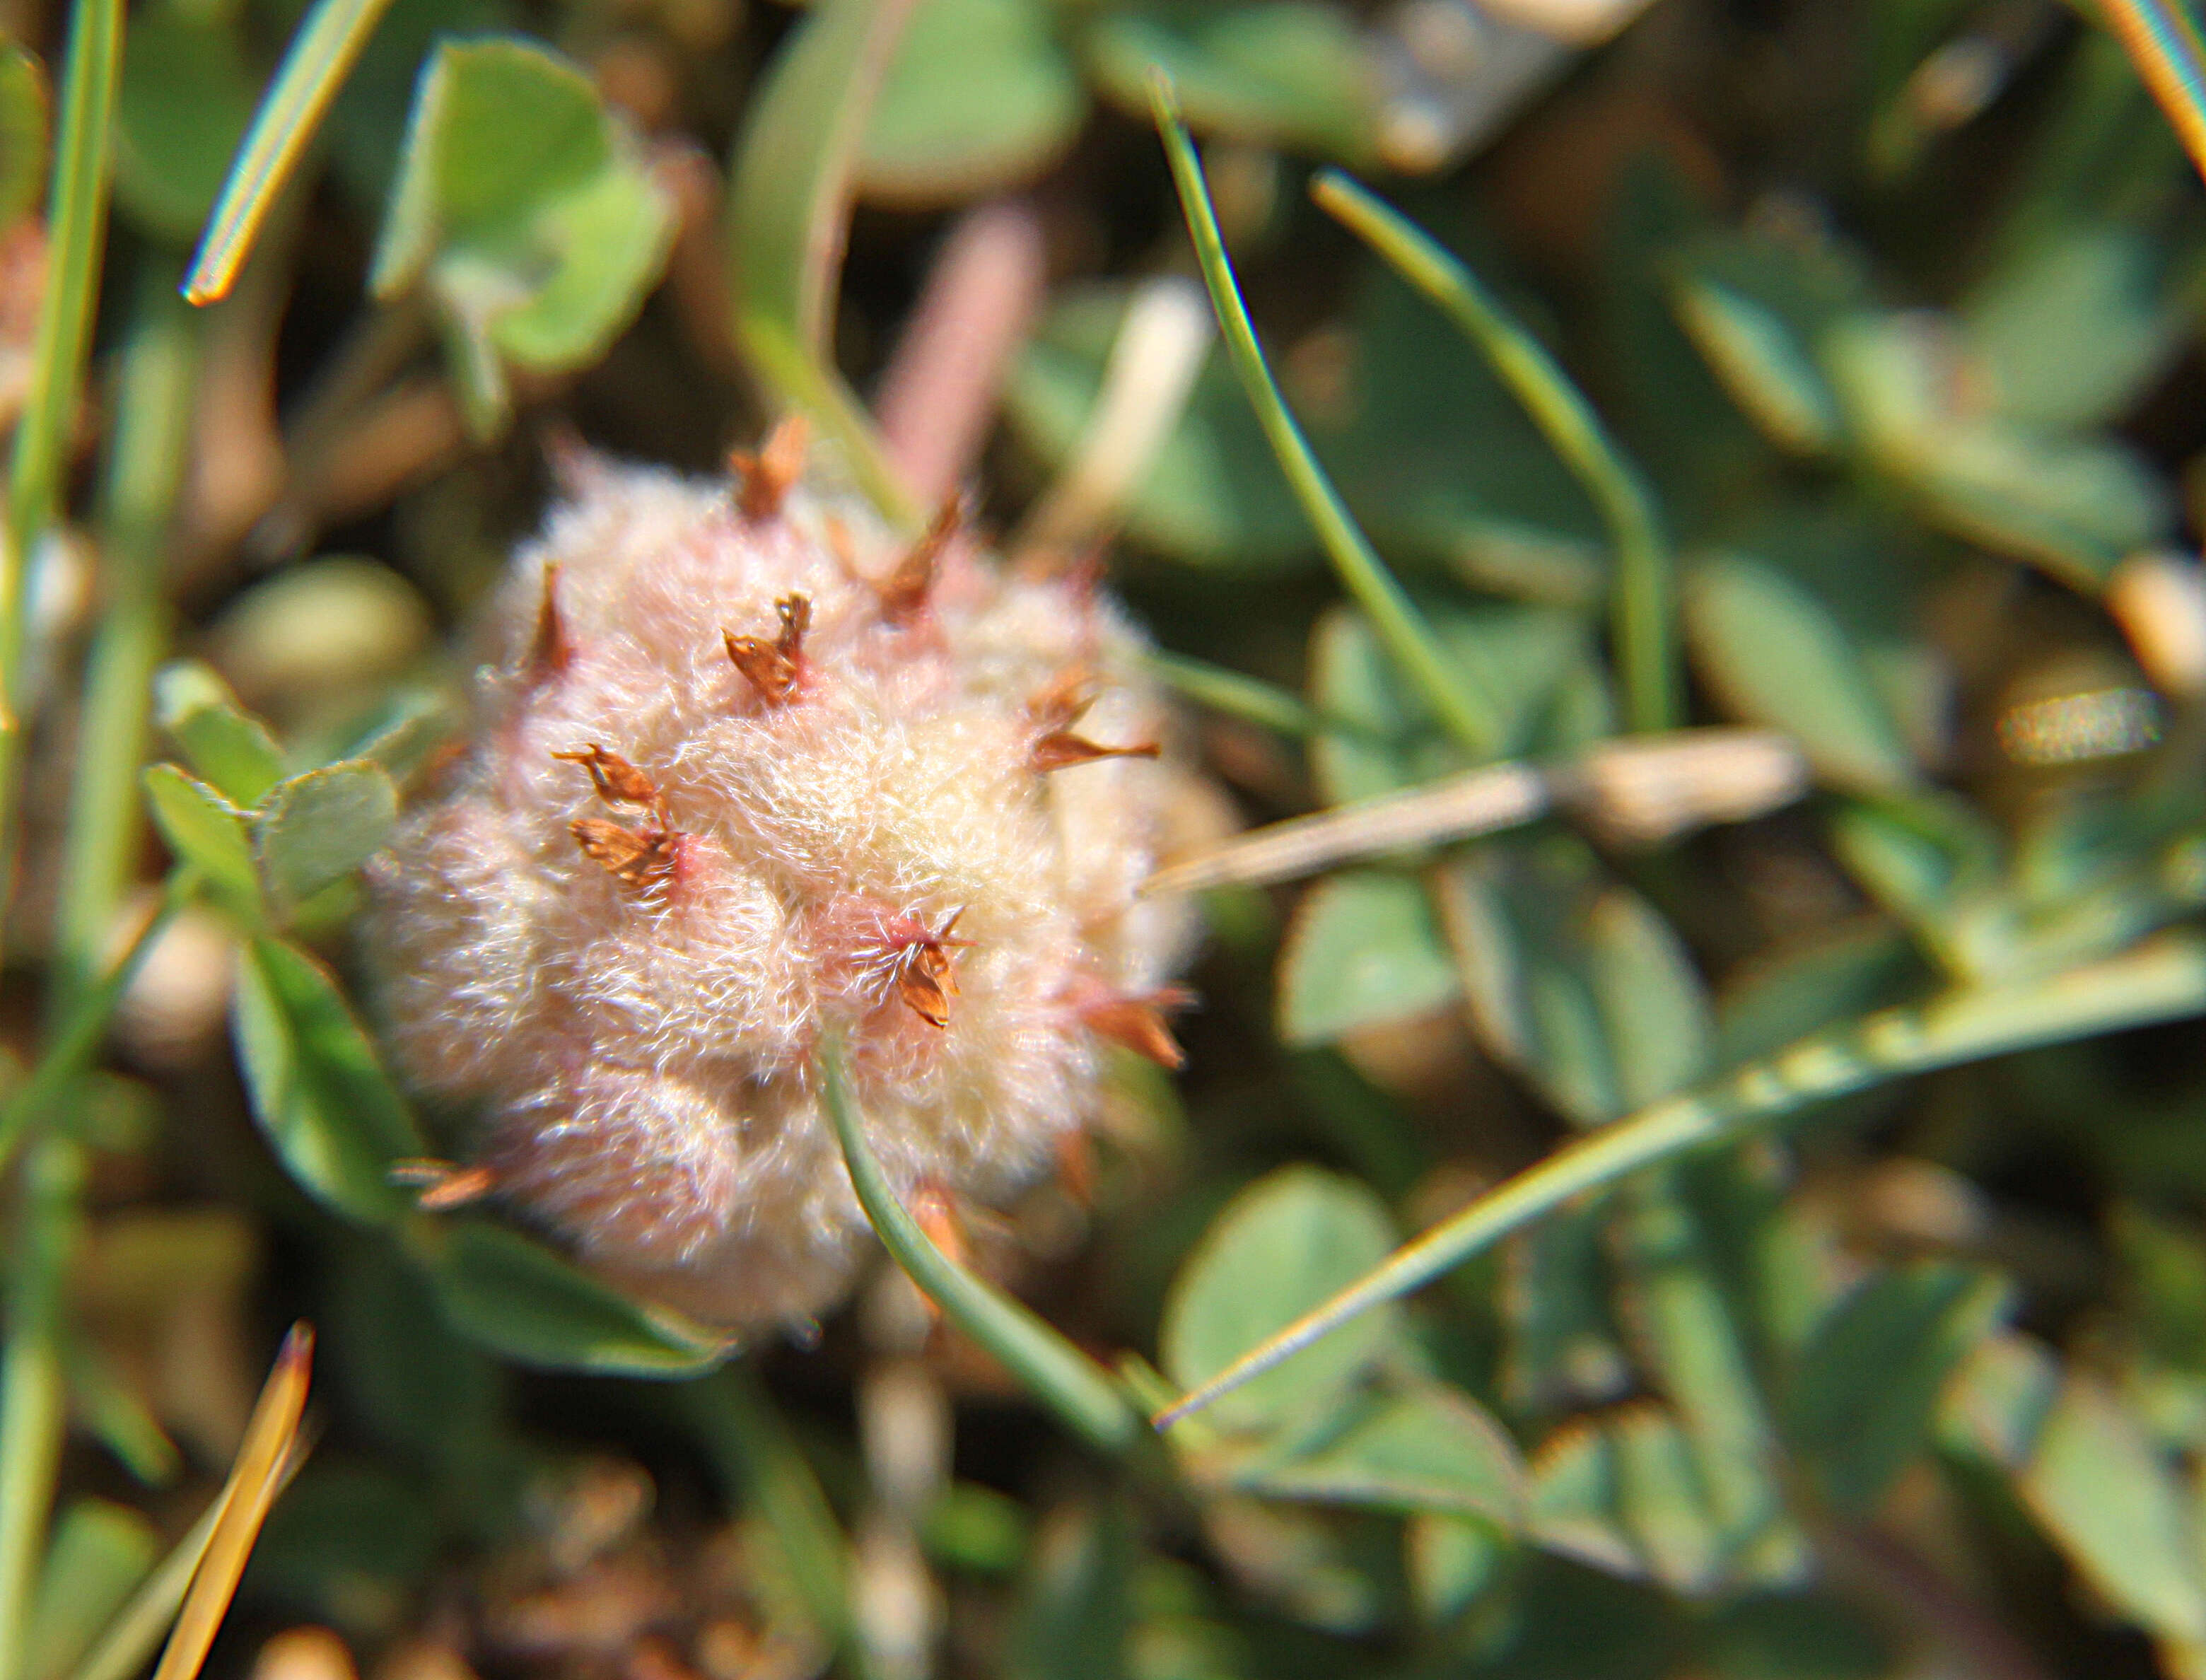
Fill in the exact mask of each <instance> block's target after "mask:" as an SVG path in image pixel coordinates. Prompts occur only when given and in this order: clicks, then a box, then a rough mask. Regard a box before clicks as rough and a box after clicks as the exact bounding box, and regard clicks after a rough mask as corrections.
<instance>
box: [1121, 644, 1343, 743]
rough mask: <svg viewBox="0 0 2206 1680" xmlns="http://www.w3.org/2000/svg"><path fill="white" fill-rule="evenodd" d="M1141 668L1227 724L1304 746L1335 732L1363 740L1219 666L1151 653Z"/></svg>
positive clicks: (1295, 699) (1281, 691) (1278, 691)
mask: <svg viewBox="0 0 2206 1680" xmlns="http://www.w3.org/2000/svg"><path fill="white" fill-rule="evenodd" d="M1142 663H1143V664H1146V665H1148V668H1149V670H1151V671H1153V672H1154V673H1155V674H1156V676H1158V677H1159V678H1160V679H1161V680H1162V681H1164V682H1167V683H1169V684H1171V685H1172V688H1176V689H1178V691H1179V692H1180V693H1181V694H1184V695H1186V696H1187V697H1188V699H1189V700H1193V701H1194V702H1195V704H1196V705H1197V706H1208V707H1209V708H1210V709H1211V710H1212V711H1213V712H1223V713H1224V714H1225V716H1226V717H1228V718H1240V719H1241V720H1242V721H1243V723H1248V724H1255V725H1256V726H1257V727H1258V728H1260V729H1267V730H1272V731H1273V733H1274V734H1278V735H1286V736H1294V737H1295V738H1296V739H1297V740H1298V741H1309V740H1311V739H1314V738H1315V737H1316V736H1321V735H1330V734H1333V733H1335V732H1345V733H1349V734H1368V730H1356V729H1354V728H1353V727H1352V726H1350V725H1349V724H1339V723H1335V722H1333V721H1332V720H1330V719H1328V718H1327V717H1326V715H1325V714H1324V713H1323V712H1320V711H1319V710H1318V709H1317V708H1316V707H1315V706H1310V705H1308V704H1307V703H1305V702H1304V701H1303V700H1302V699H1301V698H1300V697H1299V696H1297V695H1295V694H1289V693H1288V692H1287V691H1286V690H1285V688H1276V687H1274V686H1273V684H1271V683H1269V682H1265V681H1264V680H1263V679H1262V678H1261V677H1255V676H1243V674H1242V673H1241V672H1239V671H1237V670H1227V669H1226V668H1225V666H1224V665H1213V664H1211V663H1210V662H1209V661H1208V660H1207V659H1190V658H1186V657H1184V656H1183V655H1181V654H1178V653H1164V652H1151V653H1149V654H1147V655H1145V656H1144V658H1143V659H1142Z"/></svg>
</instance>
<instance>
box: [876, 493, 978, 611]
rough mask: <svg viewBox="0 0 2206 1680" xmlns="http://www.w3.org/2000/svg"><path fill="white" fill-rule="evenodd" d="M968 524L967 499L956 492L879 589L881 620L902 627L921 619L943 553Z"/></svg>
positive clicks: (936, 513) (939, 510) (905, 552)
mask: <svg viewBox="0 0 2206 1680" xmlns="http://www.w3.org/2000/svg"><path fill="white" fill-rule="evenodd" d="M964 522H965V503H964V499H963V497H960V496H957V495H956V494H955V493H953V494H951V495H950V496H949V497H945V499H944V501H943V503H942V505H941V506H940V507H939V508H938V509H935V514H934V517H933V519H932V520H930V521H927V529H926V530H925V531H924V532H922V533H921V534H920V538H919V540H918V541H917V542H915V543H914V544H913V545H911V546H910V547H909V549H907V550H906V551H904V556H903V558H902V559H901V560H899V561H897V563H896V569H895V570H893V571H891V573H890V574H889V575H888V576H887V577H886V578H885V580H883V581H882V582H881V583H880V584H879V585H878V586H877V587H878V588H879V592H880V597H881V617H884V618H885V619H887V620H888V621H889V623H891V624H902V623H906V622H908V621H909V620H910V619H912V618H914V617H917V616H918V614H919V612H920V611H921V609H922V608H923V607H925V606H926V605H927V597H928V596H929V595H931V594H932V593H933V591H934V579H935V575H936V573H937V572H938V571H939V570H940V569H941V565H942V552H943V551H944V550H945V549H946V548H947V547H949V546H950V539H951V538H952V537H954V536H956V535H957V532H958V529H959V527H962V526H963V524H964Z"/></svg>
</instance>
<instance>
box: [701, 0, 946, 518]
mask: <svg viewBox="0 0 2206 1680" xmlns="http://www.w3.org/2000/svg"><path fill="white" fill-rule="evenodd" d="M915 3H916V0H820V3H819V4H817V5H815V6H814V7H813V9H812V10H811V11H810V12H809V13H808V15H806V16H805V18H804V20H803V21H802V22H801V23H799V24H798V25H797V27H796V31H795V33H793V35H792V37H791V39H790V41H789V43H788V45H785V46H784V49H783V51H782V55H781V57H780V59H779V60H778V63H776V64H775V65H774V67H773V69H772V70H771V71H770V72H769V73H768V75H767V79H766V86H765V87H764V89H763V90H762V91H761V92H760V93H759V94H758V95H757V97H756V98H754V100H753V101H752V104H751V111H750V116H749V119H748V122H746V123H745V124H744V127H743V131H742V139H741V140H739V141H738V143H737V146H736V157H735V162H734V164H733V167H732V170H731V173H732V176H733V184H732V185H731V187H730V190H729V217H730V225H729V230H728V235H729V239H730V243H731V254H732V258H733V263H734V267H733V273H732V278H733V281H734V285H735V294H736V295H735V305H736V311H735V313H736V332H737V335H738V336H739V337H741V339H742V348H743V350H744V351H745V353H746V354H748V356H749V358H750V360H751V363H752V366H753V367H754V370H755V371H756V372H758V373H759V374H760V375H761V376H762V377H763V378H765V379H766V380H767V381H768V382H769V383H770V384H772V385H774V386H775V387H776V388H777V389H778V390H780V392H781V394H782V395H783V396H784V397H786V398H787V399H788V400H789V401H790V402H793V403H795V404H796V405H797V406H798V407H799V408H803V409H804V410H806V411H807V412H808V413H809V414H811V415H812V417H813V419H814V420H815V421H816V422H818V424H819V425H820V427H821V429H822V430H823V431H825V432H827V433H829V434H830V435H831V436H832V437H834V438H836V439H837V441H838V442H839V443H840V444H842V446H843V448H844V450H845V451H847V452H848V454H849V456H850V466H851V468H852V470H853V471H854V472H855V473H856V474H857V476H858V479H859V481H860V483H861V484H862V486H864V488H865V490H866V492H867V495H869V496H871V497H873V500H874V501H875V503H878V504H879V506H880V508H881V509H882V511H883V512H884V513H885V514H887V515H890V516H891V517H892V518H895V519H897V520H899V521H903V522H904V523H911V522H913V521H914V519H915V509H914V508H913V507H912V505H911V502H910V497H909V495H908V494H907V493H906V491H904V488H903V485H902V484H901V483H900V482H898V480H897V477H896V474H895V473H894V471H893V470H892V469H891V468H890V466H889V464H888V460H887V457H886V456H885V454H884V453H883V452H882V450H881V446H880V444H879V440H878V439H877V438H875V437H874V435H873V426H872V424H871V422H870V421H868V420H867V418H866V414H865V411H864V409H863V408H861V407H860V406H859V404H858V402H857V401H856V399H855V398H854V397H852V396H851V395H850V391H849V390H848V389H847V388H846V387H845V386H844V384H843V381H842V378H840V376H839V375H838V374H837V372H835V365H834V301H835V279H836V275H837V273H838V271H839V269H840V267H841V264H842V255H843V244H844V236H845V235H846V233H847V231H848V218H849V215H850V190H851V180H852V176H853V175H854V174H855V172H856V166H857V158H858V148H859V146H860V144H861V142H862V140H864V138H865V131H866V119H867V115H868V114H869V113H870V111H871V110H872V109H873V97H874V95H875V94H876V93H877V92H879V90H880V85H881V80H882V78H883V77H884V76H885V74H887V72H888V66H889V60H890V57H891V55H892V54H893V53H894V51H895V50H896V45H897V40H898V39H899V38H900V37H901V36H902V34H903V26H904V23H905V21H907V20H908V19H909V16H910V14H911V11H912V9H913V7H914V5H915Z"/></svg>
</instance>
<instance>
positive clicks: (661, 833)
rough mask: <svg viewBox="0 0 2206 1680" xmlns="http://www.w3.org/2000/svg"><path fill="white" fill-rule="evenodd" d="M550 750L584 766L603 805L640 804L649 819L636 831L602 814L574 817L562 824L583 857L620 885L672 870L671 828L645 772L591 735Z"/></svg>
mask: <svg viewBox="0 0 2206 1680" xmlns="http://www.w3.org/2000/svg"><path fill="white" fill-rule="evenodd" d="M551 756H552V757H553V758H555V759H557V760H560V761H561V762H562V763H563V764H578V765H580V766H582V768H583V769H585V770H587V771H589V772H590V780H591V781H592V782H593V783H596V784H597V789H598V797H599V798H600V799H602V800H604V801H605V802H606V803H607V804H608V805H640V806H642V807H644V808H645V809H646V810H647V811H648V812H649V813H651V825H650V826H649V827H648V828H646V829H642V830H641V831H639V830H636V829H632V828H625V827H623V826H622V825H620V824H619V823H616V822H610V821H608V820H607V819H605V818H603V817H577V818H575V820H574V821H573V822H571V823H569V824H568V825H567V831H568V832H569V834H571V835H573V836H574V837H575V844H576V845H578V846H580V847H581V849H582V855H583V856H584V857H587V859H589V860H590V861H591V862H593V863H594V864H596V865H597V866H598V867H599V868H601V869H603V870H604V871H605V873H607V874H609V875H611V876H612V877H613V878H614V879H617V880H618V881H620V882H621V883H622V884H623V885H626V886H632V887H641V886H646V885H651V884H653V882H654V881H656V880H658V879H662V878H664V877H665V875H667V874H668V873H671V871H672V869H673V867H674V841H675V835H674V831H673V830H672V829H671V827H670V826H669V825H668V823H667V820H666V805H665V800H664V799H662V798H661V797H660V795H659V788H658V786H657V784H656V783H653V781H652V779H651V778H650V777H648V776H647V775H645V774H644V773H643V772H642V771H640V770H638V769H637V768H636V767H635V766H634V765H632V764H630V763H629V761H628V760H626V759H624V758H623V757H621V755H620V754H617V753H608V752H607V751H605V748H602V747H600V746H599V745H598V743H597V742H594V741H593V742H591V743H590V744H589V745H588V746H587V747H580V748H575V749H574V750H572V751H571V752H565V753H554V754H552V755H551Z"/></svg>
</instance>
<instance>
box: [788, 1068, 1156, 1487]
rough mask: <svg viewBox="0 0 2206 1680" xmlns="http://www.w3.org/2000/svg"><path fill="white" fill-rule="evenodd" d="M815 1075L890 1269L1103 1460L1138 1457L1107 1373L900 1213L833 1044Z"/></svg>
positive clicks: (1120, 1397)
mask: <svg viewBox="0 0 2206 1680" xmlns="http://www.w3.org/2000/svg"><path fill="white" fill-rule="evenodd" d="M820 1084H821V1087H822V1094H823V1100H824V1101H825V1103H826V1109H827V1117H828V1119H829V1120H830V1121H831V1122H832V1123H833V1125H834V1127H835V1135H836V1137H837V1138H838V1140H839V1141H841V1143H842V1146H843V1159H844V1162H845V1163H846V1164H847V1165H849V1167H850V1183H852V1185H854V1186H855V1187H856V1189H857V1192H858V1201H859V1205H860V1206H862V1207H864V1209H865V1210H866V1217H867V1218H868V1219H870V1220H872V1221H873V1230H875V1231H876V1232H877V1233H878V1234H879V1236H880V1239H881V1244H882V1246H883V1247H884V1248H886V1249H887V1250H888V1251H889V1254H890V1255H891V1257H892V1258H893V1259H894V1260H895V1261H896V1263H897V1265H898V1266H902V1267H903V1269H904V1271H905V1272H908V1273H909V1275H910V1278H911V1280H912V1282H914V1283H915V1284H918V1285H919V1287H920V1288H921V1290H924V1291H925V1292H926V1294H927V1298H928V1299H929V1300H931V1301H933V1302H934V1304H935V1305H936V1306H938V1307H939V1308H941V1309H942V1312H943V1315H944V1316H945V1317H946V1318H947V1319H949V1320H950V1321H951V1323H952V1324H954V1325H956V1326H957V1327H958V1329H960V1330H962V1331H964V1332H965V1333H966V1334H967V1335H968V1336H969V1337H972V1338H973V1339H974V1340H975V1342H977V1343H980V1344H981V1346H982V1347H984V1348H986V1349H987V1350H988V1351H989V1352H990V1353H992V1354H993V1355H995V1356H996V1358H997V1359H998V1360H999V1361H1001V1362H1002V1364H1003V1366H1004V1368H1005V1370H1007V1371H1009V1372H1011V1374H1012V1375H1013V1376H1015V1377H1017V1379H1019V1380H1020V1381H1021V1382H1023V1383H1024V1384H1025V1385H1026V1386H1027V1388H1028V1390H1029V1391H1031V1392H1032V1393H1033V1394H1034V1397H1035V1398H1037V1399H1039V1400H1040V1401H1041V1402H1042V1403H1044V1404H1046V1405H1047V1406H1048V1407H1049V1408H1050V1409H1051V1410H1052V1411H1054V1412H1055V1413H1056V1414H1057V1415H1058V1417H1059V1418H1060V1419H1062V1420H1063V1421H1064V1423H1065V1425H1066V1426H1067V1427H1069V1428H1070V1429H1071V1430H1072V1431H1073V1432H1074V1433H1076V1434H1078V1435H1080V1436H1082V1437H1083V1438H1084V1439H1087V1440H1088V1441H1090V1442H1092V1443H1093V1444H1094V1445H1096V1446H1098V1447H1100V1448H1101V1449H1102V1450H1103V1451H1106V1452H1108V1453H1112V1454H1124V1453H1126V1452H1128V1451H1132V1450H1134V1449H1136V1448H1137V1447H1138V1446H1139V1445H1141V1443H1142V1439H1143V1433H1144V1432H1143V1430H1142V1415H1141V1414H1140V1413H1139V1412H1138V1411H1136V1409H1134V1406H1133V1403H1132V1402H1131V1401H1130V1400H1129V1399H1128V1398H1127V1397H1126V1396H1125V1394H1124V1391H1122V1390H1121V1389H1120V1388H1119V1386H1118V1383H1117V1382H1116V1380H1114V1379H1112V1376H1111V1375H1110V1373H1108V1372H1106V1371H1105V1370H1104V1369H1103V1368H1102V1367H1100V1366H1099V1365H1097V1364H1096V1363H1095V1362H1094V1361H1093V1360H1091V1359H1089V1358H1088V1355H1085V1354H1083V1353H1082V1352H1081V1351H1080V1350H1079V1349H1077V1348H1076V1347H1074V1346H1073V1345H1072V1343H1070V1342H1068V1341H1066V1340H1065V1339H1064V1337H1062V1336H1060V1335H1058V1333H1057V1331H1054V1330H1052V1329H1051V1328H1050V1327H1049V1326H1047V1325H1046V1324H1044V1323H1043V1322H1042V1321H1041V1320H1040V1319H1038V1318H1036V1317H1035V1316H1034V1314H1032V1313H1030V1312H1028V1310H1027V1309H1026V1308H1023V1307H1022V1306H1020V1305H1019V1303H1018V1302H1016V1301H1013V1300H1012V1299H1011V1297H1010V1296H1007V1295H1005V1294H1004V1293H1003V1292H1002V1291H1001V1290H997V1289H995V1288H993V1287H992V1286H991V1285H989V1284H985V1283H982V1282H981V1280H980V1279H979V1278H975V1276H973V1274H972V1273H971V1272H967V1271H966V1270H964V1269H963V1267H962V1266H957V1265H955V1264H953V1263H952V1262H951V1260H950V1258H949V1257H948V1256H947V1255H945V1254H944V1253H943V1252H942V1250H941V1249H939V1248H936V1247H935V1246H934V1244H933V1242H932V1241H931V1240H930V1239H929V1238H928V1236H927V1233H926V1232H925V1231H923V1230H921V1229H920V1228H919V1222H918V1221H917V1220H916V1219H915V1218H912V1217H911V1215H910V1214H909V1213H908V1212H905V1211H904V1206H903V1203H902V1202H901V1201H899V1200H897V1194H896V1191H895V1190H894V1189H892V1188H891V1186H890V1184H889V1182H888V1179H887V1177H885V1175H884V1174H883V1173H882V1171H881V1166H880V1163H879V1161H878V1160H877V1159H874V1156H873V1149H872V1147H871V1146H870V1145H869V1144H867V1141H866V1132H865V1123H864V1121H863V1120H862V1118H861V1117H859V1114H858V1111H857V1108H856V1105H855V1104H853V1103H852V1101H851V1100H850V1085H849V1081H848V1079H847V1077H846V1075H845V1074H844V1055H843V1048H842V1046H840V1045H839V1044H834V1043H830V1044H828V1045H826V1046H824V1047H823V1048H822V1050H821V1051H820Z"/></svg>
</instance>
